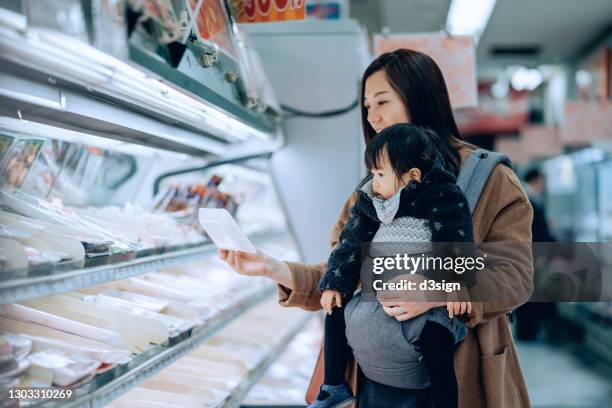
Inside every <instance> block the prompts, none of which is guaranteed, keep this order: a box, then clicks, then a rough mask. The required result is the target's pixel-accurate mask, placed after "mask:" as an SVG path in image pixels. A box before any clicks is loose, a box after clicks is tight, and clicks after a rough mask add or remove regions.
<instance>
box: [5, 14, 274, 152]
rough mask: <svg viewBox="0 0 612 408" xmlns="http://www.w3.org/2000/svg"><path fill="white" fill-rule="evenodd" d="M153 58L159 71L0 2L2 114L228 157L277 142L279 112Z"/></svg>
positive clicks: (66, 127) (135, 141)
mask: <svg viewBox="0 0 612 408" xmlns="http://www.w3.org/2000/svg"><path fill="white" fill-rule="evenodd" d="M140 59H142V58H140ZM141 62H142V61H141ZM146 62H147V63H150V64H151V65H152V66H153V67H154V68H156V69H153V70H151V69H148V68H147V67H144V66H142V65H139V64H137V63H135V62H128V61H123V60H121V59H119V58H116V57H113V56H111V55H108V54H105V53H103V52H102V51H100V50H98V49H96V48H94V47H92V46H90V45H88V44H86V43H83V42H81V41H78V40H77V39H74V38H72V37H70V36H67V35H65V34H62V33H60V32H57V31H53V30H49V29H43V28H37V27H27V23H26V21H25V17H24V16H22V15H19V14H16V13H12V12H10V11H8V10H6V9H3V8H1V7H0V67H2V69H0V102H4V103H3V104H2V105H3V106H0V108H1V109H0V113H1V114H2V115H4V116H8V117H12V118H20V119H21V118H23V119H25V120H27V121H33V122H40V123H45V124H51V125H53V126H60V127H63V128H65V129H71V130H78V131H82V132H85V133H88V134H91V135H96V136H101V137H104V138H110V139H115V140H120V141H123V142H128V143H134V144H139V145H145V146H151V147H155V148H159V149H164V150H169V151H175V152H180V153H185V154H190V155H194V156H205V157H208V156H210V155H214V156H224V155H227V154H228V152H231V151H232V149H231V146H237V145H240V144H241V143H243V142H254V143H255V145H256V147H257V150H258V151H273V150H274V149H275V148H276V147H277V144H278V140H277V139H278V138H279V133H278V132H279V129H278V121H279V117H278V116H277V115H269V114H266V113H258V112H255V111H252V110H249V109H246V108H244V107H242V106H239V105H237V104H236V103H234V102H232V101H229V100H226V98H223V97H221V96H217V95H216V94H215V93H214V92H212V91H208V92H203V91H202V90H201V89H199V88H197V87H195V86H194V85H193V84H192V83H191V82H192V81H191V82H190V81H188V78H186V77H185V75H183V76H181V75H180V73H176V74H174V76H177V77H178V78H177V79H174V82H178V85H177V84H174V83H172V81H168V80H167V79H164V78H163V77H160V76H159V74H157V73H156V72H162V73H164V72H165V71H172V69H171V68H170V67H169V66H168V67H167V69H166V70H165V71H164V70H163V69H162V68H159V67H157V65H156V64H155V63H154V61H153V62H152V60H151V59H147V60H146ZM200 88H203V86H200ZM194 90H195V91H196V92H195V93H194ZM213 96H214V97H213ZM254 148H255V147H254ZM236 150H238V152H240V151H241V149H239V148H238V149H236ZM234 154H235V155H236V154H238V153H234Z"/></svg>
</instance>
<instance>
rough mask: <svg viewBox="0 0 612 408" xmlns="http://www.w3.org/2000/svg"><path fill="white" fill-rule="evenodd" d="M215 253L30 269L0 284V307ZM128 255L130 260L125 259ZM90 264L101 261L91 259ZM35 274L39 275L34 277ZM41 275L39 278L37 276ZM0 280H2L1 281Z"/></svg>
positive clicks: (267, 234)
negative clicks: (41, 269)
mask: <svg viewBox="0 0 612 408" xmlns="http://www.w3.org/2000/svg"><path fill="white" fill-rule="evenodd" d="M281 233H283V234H284V232H279V231H278V230H271V231H264V232H259V233H256V234H251V235H250V238H251V240H253V241H254V242H261V241H265V240H266V239H268V238H273V237H276V236H279V234H281ZM214 251H215V246H214V245H213V244H211V243H207V244H203V245H196V246H192V247H189V248H184V249H177V250H173V251H167V252H164V253H159V254H151V255H146V256H142V257H135V256H136V255H135V254H120V255H116V256H111V257H109V258H104V260H103V261H104V262H106V263H105V264H103V265H97V266H89V267H82V266H81V265H78V266H76V267H75V265H74V264H72V263H70V264H68V265H65V266H64V267H58V268H57V269H54V270H51V273H45V274H40V273H39V272H37V271H35V270H32V271H30V273H29V274H31V275H32V276H28V277H22V278H19V277H17V278H15V279H10V280H5V281H0V305H3V304H6V303H12V302H18V301H21V300H28V299H35V298H38V297H42V296H50V295H57V294H60V293H65V292H70V291H73V290H77V289H81V288H85V287H89V286H93V285H98V284H101V283H104V282H110V281H115V280H120V279H125V278H129V277H132V276H136V275H141V274H144V273H147V272H153V271H156V270H159V269H163V268H168V267H172V266H176V265H180V264H185V263H189V262H192V261H196V260H198V259H201V258H203V257H204V256H206V255H209V254H211V253H212V252H214ZM129 256H132V259H126V258H128V257H129ZM90 262H98V263H99V262H101V260H100V259H95V258H94V259H93V260H91V261H90ZM36 275H39V276H36ZM40 275H42V276H40ZM3 279H6V277H5V278H3Z"/></svg>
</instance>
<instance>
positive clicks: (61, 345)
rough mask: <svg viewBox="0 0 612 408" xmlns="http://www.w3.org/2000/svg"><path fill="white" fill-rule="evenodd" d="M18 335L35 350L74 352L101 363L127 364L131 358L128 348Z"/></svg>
mask: <svg viewBox="0 0 612 408" xmlns="http://www.w3.org/2000/svg"><path fill="white" fill-rule="evenodd" d="M20 336H21V337H24V338H26V339H28V340H30V341H31V342H32V346H33V351H35V352H37V351H43V350H48V349H57V350H63V351H67V352H75V353H78V354H80V355H82V356H85V357H88V358H90V359H92V360H96V361H99V362H100V363H103V364H127V363H128V362H129V361H130V360H131V353H130V352H129V351H128V350H122V349H117V348H109V347H92V346H80V345H78V344H76V343H73V342H70V341H67V340H61V341H60V340H57V339H53V338H51V337H45V336H33V335H29V334H21V335H20Z"/></svg>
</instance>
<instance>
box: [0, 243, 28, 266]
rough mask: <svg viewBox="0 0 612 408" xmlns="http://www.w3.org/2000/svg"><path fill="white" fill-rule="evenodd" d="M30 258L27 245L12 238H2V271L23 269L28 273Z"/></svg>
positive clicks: (0, 255) (0, 264) (0, 245)
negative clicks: (26, 248)
mask: <svg viewBox="0 0 612 408" xmlns="http://www.w3.org/2000/svg"><path fill="white" fill-rule="evenodd" d="M28 264H29V260H28V254H27V253H26V250H25V247H24V246H23V245H21V244H20V243H19V242H17V241H14V240H12V239H4V238H0V272H4V271H13V270H23V271H24V273H27V270H26V268H27V267H28Z"/></svg>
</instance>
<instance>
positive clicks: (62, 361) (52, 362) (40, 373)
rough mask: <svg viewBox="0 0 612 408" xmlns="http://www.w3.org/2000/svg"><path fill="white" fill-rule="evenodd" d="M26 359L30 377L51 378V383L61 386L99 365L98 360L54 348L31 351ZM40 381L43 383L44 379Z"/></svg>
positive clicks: (82, 376)
mask: <svg viewBox="0 0 612 408" xmlns="http://www.w3.org/2000/svg"><path fill="white" fill-rule="evenodd" d="M28 360H29V361H30V369H29V376H30V377H31V378H33V379H48V378H51V379H52V381H51V384H53V385H58V386H62V387H65V386H67V385H69V384H72V383H74V382H76V381H78V380H80V379H82V378H84V377H87V376H88V375H90V374H92V373H93V372H94V371H95V370H96V369H97V368H98V367H99V366H100V362H99V361H96V360H92V359H90V358H88V357H85V356H82V355H79V354H77V353H70V352H67V351H63V350H56V349H48V350H44V351H39V352H36V353H33V354H31V355H30V356H29V357H28ZM41 383H44V380H43V381H41ZM51 384H49V385H51Z"/></svg>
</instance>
